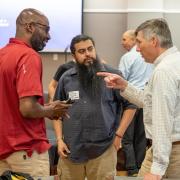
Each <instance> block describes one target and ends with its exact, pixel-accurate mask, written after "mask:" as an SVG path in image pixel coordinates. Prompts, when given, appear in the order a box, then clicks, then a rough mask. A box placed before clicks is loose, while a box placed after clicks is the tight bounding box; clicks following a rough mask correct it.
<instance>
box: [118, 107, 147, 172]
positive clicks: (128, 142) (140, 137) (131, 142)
mask: <svg viewBox="0 0 180 180" xmlns="http://www.w3.org/2000/svg"><path fill="white" fill-rule="evenodd" d="M146 144H147V142H146V137H145V131H144V123H143V109H137V111H136V114H135V116H134V118H133V121H132V122H131V124H130V125H129V127H128V129H127V130H126V132H125V134H124V137H123V140H122V147H123V151H124V154H125V167H126V170H127V171H129V172H130V171H131V172H132V174H133V173H137V172H138V169H139V168H140V167H141V164H142V161H143V160H144V157H145V153H146Z"/></svg>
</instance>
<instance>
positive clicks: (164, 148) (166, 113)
mask: <svg viewBox="0 0 180 180" xmlns="http://www.w3.org/2000/svg"><path fill="white" fill-rule="evenodd" d="M154 65H155V70H154V72H153V74H152V76H151V78H150V80H149V82H148V83H147V84H146V86H145V89H144V91H142V90H138V89H136V88H135V87H134V86H132V85H131V84H128V86H127V88H126V89H125V91H124V92H121V95H122V96H123V97H125V98H126V99H128V100H129V101H130V102H132V103H134V104H136V105H138V106H139V107H143V108H144V124H145V131H146V136H147V138H150V139H152V142H153V144H152V147H153V164H152V166H151V173H153V174H159V175H164V174H165V171H166V169H167V167H168V164H169V156H170V153H171V149H172V142H175V141H180V52H179V51H178V50H177V48H176V47H172V48H169V49H168V50H166V51H165V52H164V53H162V54H161V55H160V56H159V57H158V58H157V59H156V60H155V62H154Z"/></svg>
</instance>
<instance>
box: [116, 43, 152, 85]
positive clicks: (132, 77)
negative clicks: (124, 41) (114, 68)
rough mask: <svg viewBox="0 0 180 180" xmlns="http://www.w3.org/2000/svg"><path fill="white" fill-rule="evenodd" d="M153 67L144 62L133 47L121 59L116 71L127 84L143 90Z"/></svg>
mask: <svg viewBox="0 0 180 180" xmlns="http://www.w3.org/2000/svg"><path fill="white" fill-rule="evenodd" d="M153 67H154V65H152V64H149V63H146V62H145V61H144V59H143V58H142V56H141V54H140V53H139V52H137V51H136V46H134V47H132V48H131V50H130V51H128V52H127V53H125V54H124V55H123V56H122V57H121V59H120V62H119V67H118V69H119V70H120V71H121V72H122V74H123V76H124V78H125V79H126V80H127V81H128V82H129V83H131V84H132V85H134V86H135V87H137V88H140V89H144V85H145V83H146V82H147V81H148V80H149V77H150V75H151V74H152V70H153Z"/></svg>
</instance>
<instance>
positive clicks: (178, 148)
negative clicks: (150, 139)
mask: <svg viewBox="0 0 180 180" xmlns="http://www.w3.org/2000/svg"><path fill="white" fill-rule="evenodd" d="M152 160H153V151H152V147H150V148H149V149H148V150H147V152H146V156H145V159H144V161H143V163H142V166H141V169H140V170H139V173H138V176H141V177H143V176H144V175H145V174H146V173H149V172H150V170H151V165H152ZM179 169H180V145H179V144H178V145H173V146H172V152H171V156H170V160H169V166H168V168H167V170H166V173H165V175H164V176H163V177H164V178H180V170H179Z"/></svg>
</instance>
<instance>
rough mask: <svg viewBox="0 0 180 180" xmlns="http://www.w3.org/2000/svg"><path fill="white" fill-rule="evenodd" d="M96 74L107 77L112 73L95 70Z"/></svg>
mask: <svg viewBox="0 0 180 180" xmlns="http://www.w3.org/2000/svg"><path fill="white" fill-rule="evenodd" d="M96 75H97V76H102V77H107V76H110V75H112V73H108V72H97V73H96Z"/></svg>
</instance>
